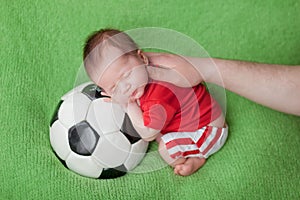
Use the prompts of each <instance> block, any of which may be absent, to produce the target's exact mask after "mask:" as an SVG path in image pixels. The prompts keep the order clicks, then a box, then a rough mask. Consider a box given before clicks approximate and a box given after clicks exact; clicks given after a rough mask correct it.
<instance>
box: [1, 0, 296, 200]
mask: <svg viewBox="0 0 300 200" xmlns="http://www.w3.org/2000/svg"><path fill="white" fill-rule="evenodd" d="M299 10H300V3H299V1H298V0H286V1H281V0H265V1H255V0H249V1H233V0H216V1H206V0H199V1H198V0H191V1H181V0H173V1H159V0H154V1H138V0H130V1H106V0H105V1H104V0H101V1H98V0H94V1H76V0H65V1H64V0H61V1H60V0H55V1H50V0H49V1H39V0H35V1H33V0H32V1H29V0H28V1H9V0H2V1H1V7H0V16H1V26H0V29H1V31H0V40H1V55H0V57H1V61H2V63H1V73H0V91H1V96H0V111H1V115H0V123H1V139H0V157H1V164H0V165H1V169H0V180H1V181H0V182H1V183H0V184H1V185H0V199H72V200H74V199H89V200H90V199H142V198H143V199H197V200H198V199H300V181H299V180H300V161H299V158H300V148H299V146H300V118H299V117H295V116H291V115H287V114H283V113H279V112H276V111H273V110H270V109H268V108H265V107H262V106H260V105H257V104H255V103H253V102H250V101H248V100H246V99H244V98H242V97H240V96H237V95H235V94H233V93H231V92H228V91H227V92H226V94H227V122H228V124H229V127H230V130H229V138H228V141H227V143H226V145H225V146H224V148H222V150H221V151H219V152H218V153H217V154H215V155H213V156H212V157H210V158H209V159H208V161H207V163H206V164H205V165H204V167H203V168H202V169H200V170H199V171H198V172H197V173H195V174H194V175H192V176H189V177H179V176H175V175H174V174H173V172H172V169H171V168H170V167H163V168H161V169H159V170H155V171H152V172H148V173H130V174H128V175H125V176H123V177H121V178H117V179H113V180H95V179H90V178H85V177H82V176H79V175H77V174H75V173H73V172H71V171H70V170H67V169H66V168H64V166H63V165H62V164H61V163H60V162H59V161H58V160H57V158H56V157H55V155H54V154H53V152H52V149H51V146H50V142H49V127H48V126H49V121H50V119H51V117H52V114H53V112H54V109H55V107H56V105H57V103H58V101H59V98H60V97H61V96H62V95H63V94H64V93H66V92H67V91H69V90H70V89H72V88H73V86H74V81H75V79H76V76H77V71H78V69H79V67H80V65H81V63H82V47H83V44H84V40H85V38H86V37H87V35H88V34H90V33H91V32H92V31H95V30H97V29H99V28H104V27H114V28H118V29H122V30H128V29H133V28H137V27H164V28H168V29H173V30H175V31H179V32H181V33H183V34H186V35H188V36H189V37H191V38H193V39H194V40H195V41H197V42H199V43H200V44H201V45H202V46H203V47H204V48H205V49H206V50H207V52H208V53H209V54H210V56H212V57H220V58H228V59H240V60H249V61H257V62H266V63H278V64H291V65H293V64H298V65H299V64H300V56H299V50H300V49H299V46H300V37H299V33H300V23H299V22H300V12H299ZM299 78H300V77H299ZM249 84H251V83H249ZM287 98H288V97H287ZM151 148H153V149H155V148H156V146H155V144H152V146H151ZM159 162H162V161H161V160H160V159H159V158H150V157H147V156H146V158H145V161H144V162H142V163H141V166H143V165H144V166H145V165H156V164H159Z"/></svg>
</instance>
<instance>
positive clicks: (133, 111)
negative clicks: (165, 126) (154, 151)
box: [127, 101, 160, 141]
mask: <svg viewBox="0 0 300 200" xmlns="http://www.w3.org/2000/svg"><path fill="white" fill-rule="evenodd" d="M127 114H128V116H129V118H130V120H131V122H132V124H133V127H134V128H135V129H136V131H137V132H138V133H139V134H140V136H141V137H142V138H143V139H144V140H145V141H152V140H154V139H155V138H156V137H157V136H158V135H159V133H160V130H156V129H152V128H149V127H146V126H145V125H144V120H143V112H142V110H141V108H140V107H139V106H138V105H137V102H136V101H134V102H131V103H129V104H128V107H127Z"/></svg>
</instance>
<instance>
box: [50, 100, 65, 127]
mask: <svg viewBox="0 0 300 200" xmlns="http://www.w3.org/2000/svg"><path fill="white" fill-rule="evenodd" d="M63 102H64V101H63V100H60V102H59V103H58V104H57V106H56V108H55V111H54V113H53V116H52V118H51V121H50V127H51V126H52V124H53V123H54V122H55V121H56V120H58V111H59V108H60V106H61V104H62V103H63Z"/></svg>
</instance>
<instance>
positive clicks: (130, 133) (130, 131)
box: [121, 113, 141, 144]
mask: <svg viewBox="0 0 300 200" xmlns="http://www.w3.org/2000/svg"><path fill="white" fill-rule="evenodd" d="M121 132H122V133H123V134H124V135H125V136H126V137H127V139H128V140H129V142H130V143H131V144H134V143H136V142H137V141H139V140H140V139H141V136H140V135H139V134H138V132H137V131H136V130H135V128H134V127H133V125H132V122H131V121H130V118H129V116H128V115H127V113H125V117H124V120H123V124H122V127H121Z"/></svg>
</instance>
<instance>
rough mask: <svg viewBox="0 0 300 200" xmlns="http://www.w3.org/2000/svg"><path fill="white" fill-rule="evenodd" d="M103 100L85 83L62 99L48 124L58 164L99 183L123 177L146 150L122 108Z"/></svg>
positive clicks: (95, 89)
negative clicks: (98, 179)
mask: <svg viewBox="0 0 300 200" xmlns="http://www.w3.org/2000/svg"><path fill="white" fill-rule="evenodd" d="M104 98H108V96H104V95H102V94H101V88H99V87H97V86H96V85H94V84H93V83H91V82H87V83H84V84H82V85H80V86H78V87H75V88H74V89H73V90H71V91H69V92H68V93H67V94H65V95H64V96H63V97H62V98H61V100H60V102H59V104H58V106H57V108H56V110H55V113H54V115H53V118H52V120H51V122H50V143H51V146H52V149H53V151H54V153H55V154H56V156H57V157H58V158H59V160H60V161H61V162H62V163H63V164H64V165H65V166H66V167H67V168H69V169H70V170H72V171H74V172H76V173H78V174H80V175H83V176H87V177H92V178H100V179H108V178H116V177H120V176H122V175H125V174H126V173H127V172H129V171H131V170H132V169H134V168H135V167H136V166H137V165H138V164H139V163H140V162H141V160H142V159H143V157H144V155H145V153H146V151H147V148H148V142H146V141H144V140H142V139H141V137H140V136H139V134H138V133H137V132H136V130H135V129H134V128H133V126H132V123H131V121H130V119H129V117H128V115H127V114H126V113H125V112H124V111H123V110H122V109H121V107H120V106H119V105H118V104H115V103H111V102H107V101H104Z"/></svg>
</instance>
